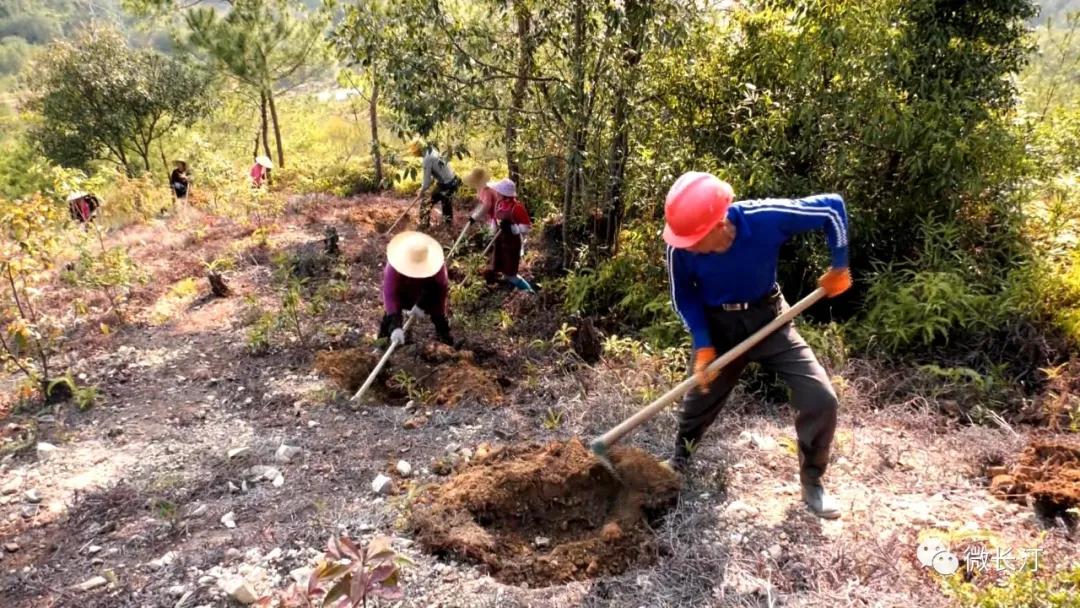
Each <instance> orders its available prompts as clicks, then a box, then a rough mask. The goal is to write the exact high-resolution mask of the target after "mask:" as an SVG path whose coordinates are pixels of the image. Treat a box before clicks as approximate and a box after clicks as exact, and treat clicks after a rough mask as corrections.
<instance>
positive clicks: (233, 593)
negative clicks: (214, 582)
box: [218, 577, 259, 605]
mask: <svg viewBox="0 0 1080 608" xmlns="http://www.w3.org/2000/svg"><path fill="white" fill-rule="evenodd" d="M218 587H220V588H221V590H222V591H224V592H225V594H226V595H228V596H229V597H231V598H232V599H234V600H236V601H238V602H240V603H241V604H245V605H246V604H254V603H255V602H256V601H258V599H259V597H258V596H257V595H255V590H254V589H252V588H251V583H249V582H247V581H246V580H244V579H243V578H240V577H235V578H228V579H224V580H221V581H219V582H218Z"/></svg>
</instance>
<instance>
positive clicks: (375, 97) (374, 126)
mask: <svg viewBox="0 0 1080 608" xmlns="http://www.w3.org/2000/svg"><path fill="white" fill-rule="evenodd" d="M368 117H369V118H370V119H371V159H372V160H373V161H374V163H375V187H376V188H379V189H381V188H382V183H383V170H382V147H381V146H380V145H379V81H378V79H376V77H375V70H372V71H371V101H370V102H368Z"/></svg>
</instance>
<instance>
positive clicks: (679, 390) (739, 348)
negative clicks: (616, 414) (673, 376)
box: [589, 287, 825, 456]
mask: <svg viewBox="0 0 1080 608" xmlns="http://www.w3.org/2000/svg"><path fill="white" fill-rule="evenodd" d="M823 297H825V290H824V289H823V288H821V287H818V288H817V289H815V290H814V291H813V292H812V293H811V294H810V295H808V296H806V297H805V298H803V299H801V300H799V301H798V302H796V303H795V305H794V306H792V307H791V308H789V309H788V310H787V311H786V312H785V313H784V314H782V315H780V316H778V317H776V318H775V319H773V320H772V321H771V322H769V324H768V325H766V326H765V327H762V328H761V329H759V330H757V331H756V332H754V333H753V335H751V336H750V337H749V338H747V339H745V340H743V341H742V342H740V343H738V344H737V345H735V347H734V348H732V349H731V350H729V351H727V352H726V353H724V354H723V355H722V356H720V358H718V359H717V360H716V361H713V362H712V363H711V364H709V371H710V372H715V371H719V370H720V369H721V368H723V367H724V366H726V365H728V364H730V363H731V362H732V361H734V360H736V359H738V358H739V357H741V356H743V355H744V354H746V352H747V351H748V350H750V349H751V348H753V347H755V346H757V344H758V343H759V342H761V341H762V340H764V339H765V338H766V336H768V335H769V334H771V333H773V332H774V331H776V330H777V329H780V328H781V327H782V326H784V325H786V324H787V323H790V322H791V320H792V319H794V318H795V317H797V316H799V314H801V313H802V312H803V311H804V310H806V309H807V308H810V307H811V306H812V305H814V304H815V303H817V301H818V300H820V299H821V298H823ZM695 384H697V380H696V379H695V378H694V376H690V377H689V378H687V379H686V380H683V381H682V382H681V383H679V384H678V385H676V386H675V388H673V389H671V390H669V391H668V392H666V393H664V394H663V395H661V396H660V397H659V398H657V399H656V401H653V402H652V403H650V404H649V405H646V406H645V407H643V408H642V409H641V410H639V411H638V412H637V413H636V414H634V415H633V416H630V417H629V418H627V419H626V420H623V421H622V422H621V423H619V424H618V426H616V427H614V428H612V429H611V430H610V431H608V432H606V433H604V434H603V435H601V436H599V437H597V438H596V439H594V440H593V441H592V443H590V444H589V447H590V448H591V449H592V451H593V453H595V454H597V455H599V456H603V455H604V454H605V453H606V452H607V449H608V448H609V447H611V446H612V445H613V444H614V443H615V442H617V441H619V440H620V439H622V438H623V437H625V436H626V435H627V434H629V433H630V432H631V431H633V430H634V429H636V428H637V427H638V426H640V425H641V424H642V423H643V422H645V421H647V420H649V419H650V418H652V417H653V416H655V415H656V414H658V413H659V412H660V411H661V410H663V409H664V408H666V407H667V406H669V405H671V404H672V403H674V402H676V401H678V400H679V399H681V398H682V397H683V395H685V394H686V393H688V392H690V389H692V388H694V386H695Z"/></svg>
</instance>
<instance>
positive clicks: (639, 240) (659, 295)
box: [557, 224, 687, 346]
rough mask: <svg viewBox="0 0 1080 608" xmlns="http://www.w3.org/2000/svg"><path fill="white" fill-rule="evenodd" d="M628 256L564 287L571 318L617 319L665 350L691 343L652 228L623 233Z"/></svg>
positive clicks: (582, 271) (581, 272)
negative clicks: (670, 292) (674, 305)
mask: <svg viewBox="0 0 1080 608" xmlns="http://www.w3.org/2000/svg"><path fill="white" fill-rule="evenodd" d="M622 243H623V247H622V250H621V251H620V252H619V254H618V255H616V256H615V257H613V258H608V259H606V260H604V261H602V262H600V264H598V265H597V267H596V268H595V269H592V268H579V269H578V270H577V271H576V272H575V273H573V274H570V275H569V276H567V277H566V278H565V279H564V280H563V281H562V284H561V286H557V287H558V288H561V289H562V290H563V293H564V296H565V299H564V304H563V306H564V308H565V309H566V311H567V312H568V313H571V314H581V315H595V316H600V317H604V316H607V315H611V314H612V313H615V315H614V316H617V319H618V322H619V323H620V324H621V325H622V326H623V327H626V328H629V329H634V328H640V329H641V331H642V333H643V335H644V336H645V337H646V338H647V339H649V340H651V341H653V342H655V343H657V344H659V345H663V346H669V345H674V344H680V343H682V342H684V341H685V340H686V338H687V337H686V332H685V330H684V329H683V326H682V322H681V321H680V320H679V318H678V315H677V314H676V313H675V311H674V310H673V309H672V307H671V299H670V297H669V295H668V289H667V287H666V285H667V270H666V268H665V267H664V256H663V248H662V244H661V242H660V240H659V239H658V238H656V235H655V233H652V231H651V230H650V229H649V226H647V225H644V224H641V225H636V226H633V227H630V228H627V229H626V230H624V231H623V236H622Z"/></svg>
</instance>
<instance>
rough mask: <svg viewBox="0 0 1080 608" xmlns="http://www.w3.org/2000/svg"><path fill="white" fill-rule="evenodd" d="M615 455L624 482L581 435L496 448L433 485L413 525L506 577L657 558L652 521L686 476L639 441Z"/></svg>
mask: <svg viewBox="0 0 1080 608" xmlns="http://www.w3.org/2000/svg"><path fill="white" fill-rule="evenodd" d="M611 460H612V462H613V463H614V464H615V467H616V469H617V470H618V471H619V474H620V476H621V477H622V478H623V483H620V482H619V481H618V480H616V479H615V478H614V477H613V476H612V475H611V473H610V472H609V471H608V470H607V469H605V468H604V466H603V465H601V464H600V463H599V461H597V460H596V459H595V458H594V457H593V456H592V455H591V454H590V452H589V451H588V449H586V448H585V446H583V445H582V444H581V442H580V441H578V440H577V439H571V440H570V441H568V442H566V443H561V442H552V443H549V444H547V445H544V446H540V445H536V444H530V445H520V446H511V447H507V448H504V449H502V450H496V451H494V452H493V453H492V454H491V455H490V456H489V457H487V458H486V459H484V460H483V461H482V462H478V463H475V464H472V465H470V466H469V467H468V468H466V469H465V470H464V471H463V472H462V473H461V474H459V475H457V476H456V477H453V478H452V479H450V481H448V482H447V483H445V484H443V485H442V486H439V487H438V488H436V489H434V490H431V491H429V492H427V493H425V494H424V495H423V496H422V497H421V498H420V500H419V501H418V503H417V504H416V505H415V506H414V508H413V512H412V519H411V525H412V528H413V530H414V531H415V533H416V535H417V538H418V540H419V541H420V543H421V545H422V546H423V547H424V548H425V549H426V550H427V551H430V552H432V553H435V554H451V555H455V556H457V557H460V558H463V559H466V560H469V561H473V562H479V563H483V564H486V565H487V566H488V568H490V571H491V574H492V576H494V577H495V578H496V579H497V580H499V581H502V582H504V583H510V584H520V583H528V584H529V585H531V586H539V587H542V586H548V585H556V584H561V583H565V582H567V581H571V580H581V579H587V578H591V577H596V576H605V575H614V574H618V573H621V572H624V571H626V570H628V569H629V568H631V567H633V566H635V565H637V564H644V563H648V562H649V561H651V560H652V559H653V557H654V556H655V554H656V541H655V539H654V537H653V534H652V531H651V530H650V528H649V524H650V522H651V521H654V520H655V519H656V518H658V517H659V516H660V515H662V514H663V513H664V512H665V511H666V510H667V509H668V508H669V507H670V506H671V505H672V504H673V503H674V502H675V499H676V498H677V496H678V493H679V488H680V485H681V481H680V479H679V477H678V476H677V475H675V474H674V473H672V472H671V471H668V470H667V469H665V468H663V467H662V466H660V464H659V463H657V462H656V460H655V459H654V458H653V457H652V456H650V455H648V454H646V453H645V452H642V451H641V450H638V449H634V448H615V449H614V450H612V454H611ZM624 484H625V485H624Z"/></svg>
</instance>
